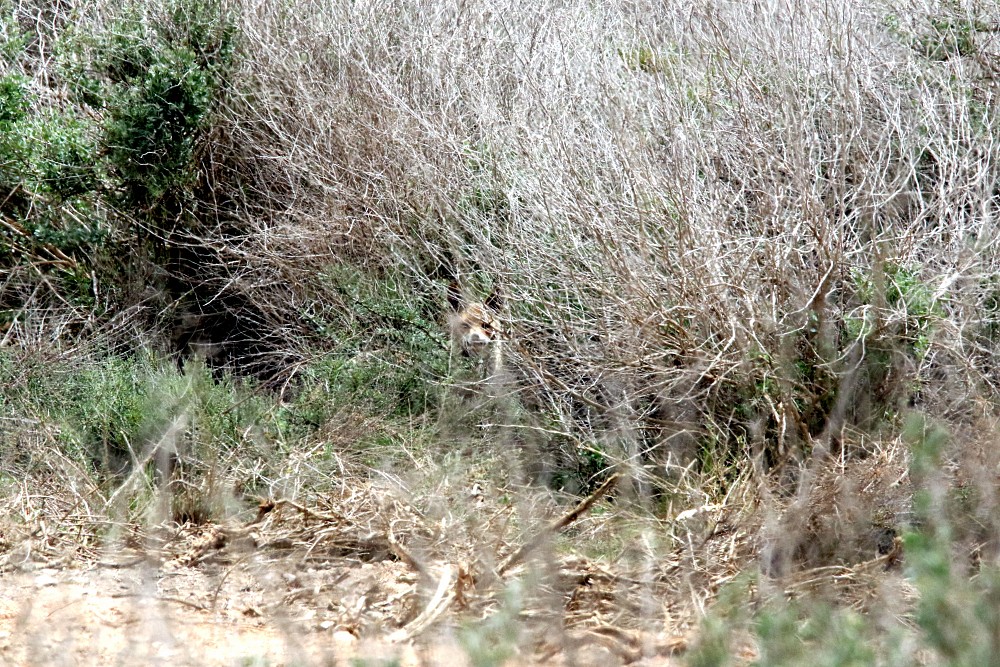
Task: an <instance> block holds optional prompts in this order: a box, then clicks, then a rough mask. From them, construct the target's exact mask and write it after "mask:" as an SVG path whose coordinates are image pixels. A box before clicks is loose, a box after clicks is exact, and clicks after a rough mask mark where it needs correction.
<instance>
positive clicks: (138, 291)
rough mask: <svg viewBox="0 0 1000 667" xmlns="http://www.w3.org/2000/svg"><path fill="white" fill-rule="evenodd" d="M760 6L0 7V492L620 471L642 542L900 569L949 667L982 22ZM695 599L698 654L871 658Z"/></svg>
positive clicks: (976, 644) (978, 18) (969, 547)
mask: <svg viewBox="0 0 1000 667" xmlns="http://www.w3.org/2000/svg"><path fill="white" fill-rule="evenodd" d="M765 4H766V3H764V4H761V3H748V2H694V3H669V2H667V3H664V2H655V1H648V2H647V1H644V0H639V1H637V2H621V1H616V0H612V1H608V2H598V3H594V2H590V1H584V0H558V1H556V0H530V1H528V0H468V1H467V2H462V3H449V2H423V3H401V2H387V1H384V0H372V1H370V2H355V1H353V0H351V1H349V0H329V1H326V2H320V3H316V2H309V1H306V0H286V1H283V2H252V1H250V0H157V1H156V2H128V3H126V4H125V5H122V4H121V3H117V2H103V1H101V0H98V1H97V2H76V1H75V0H69V1H68V2H67V1H60V2H46V1H45V0H20V1H16V2H13V1H11V0H0V384H2V385H3V386H4V387H5V390H4V391H3V392H2V393H0V418H2V419H3V420H4V421H0V464H2V465H0V486H3V485H5V484H6V483H7V482H8V481H10V480H11V479H15V478H16V476H15V477H11V478H8V477H7V475H8V472H4V471H18V473H19V474H20V473H24V474H40V475H42V476H43V477H45V478H47V479H53V478H55V479H76V476H78V475H83V476H85V477H86V476H87V475H90V474H94V475H95V477H94V479H95V480H97V481H98V485H96V486H94V487H92V488H98V487H100V488H101V489H103V490H104V492H106V493H107V497H106V499H107V505H108V507H117V508H126V507H127V509H126V510H123V511H125V512H126V513H129V516H131V517H133V518H134V516H136V515H137V514H138V513H140V512H143V511H146V509H147V508H148V507H149V506H150V505H151V503H152V501H151V499H152V498H153V497H154V496H155V495H156V492H157V488H158V485H159V484H161V483H165V480H172V481H170V484H174V485H175V486H174V488H176V489H183V490H184V491H183V492H177V493H175V494H174V495H173V496H172V498H173V500H172V502H173V506H172V508H171V513H170V516H172V517H173V518H175V519H177V520H183V521H195V522H198V521H204V520H208V519H211V518H218V517H220V516H224V515H226V514H227V512H229V511H230V508H231V507H232V506H233V503H232V502H231V501H234V500H236V499H238V498H242V495H241V494H245V495H250V494H254V493H257V494H261V495H281V494H288V495H290V496H294V495H295V494H298V493H304V492H309V491H311V490H315V489H317V488H319V487H321V486H322V485H323V484H334V483H336V482H335V481H332V480H336V479H339V478H340V477H341V476H343V475H346V474H348V473H349V472H350V471H352V470H353V471H355V472H357V471H371V470H373V469H375V468H379V469H381V470H382V471H383V472H386V471H392V470H400V469H404V470H405V469H407V468H408V467H410V468H412V467H413V466H414V465H415V464H416V466H417V467H418V468H419V467H420V466H421V465H424V464H425V463H426V462H427V461H434V462H435V463H434V465H437V464H438V463H441V464H442V465H455V461H456V459H461V461H463V462H464V465H467V466H470V467H471V468H473V469H474V470H475V473H474V474H472V475H471V476H473V477H474V476H475V475H479V474H480V473H481V474H482V477H483V478H487V477H489V476H491V475H493V476H495V477H496V478H497V479H498V482H497V483H498V486H500V487H502V488H507V485H513V486H517V485H518V484H520V483H525V482H527V483H529V484H530V483H542V484H547V485H548V486H549V487H550V488H555V489H562V490H567V491H570V492H580V491H584V490H586V489H588V488H593V487H594V486H595V485H596V484H597V483H599V482H600V481H601V480H602V479H605V478H606V476H607V474H608V472H609V471H611V470H619V471H623V472H625V473H626V477H627V478H628V479H630V480H631V481H632V482H633V483H632V484H631V485H624V484H623V485H622V487H621V488H623V489H626V490H625V491H622V492H621V494H620V495H621V496H622V498H623V500H622V503H623V506H624V503H625V500H624V498H625V497H627V496H628V493H629V492H631V493H632V494H633V495H632V497H633V498H634V499H637V500H638V501H639V502H638V503H636V506H638V507H640V508H642V510H643V511H649V512H650V515H652V516H657V517H667V518H671V517H674V516H676V515H677V512H678V511H679V510H680V509H686V508H688V507H691V506H699V507H702V506H703V508H704V507H709V508H711V507H726V508H728V507H732V506H733V505H734V504H740V505H741V506H740V508H739V509H738V513H743V512H744V511H745V513H746V515H744V514H740V516H742V517H743V518H744V519H746V521H749V522H750V523H751V524H753V525H754V526H756V527H757V528H759V529H760V532H759V538H760V539H759V542H757V543H755V544H756V546H755V547H754V551H753V553H754V554H755V557H756V556H761V571H762V572H763V573H764V575H766V576H780V575H782V574H784V573H787V572H788V571H790V569H792V563H799V564H807V565H810V566H820V565H823V564H826V563H841V564H844V563H852V562H857V561H860V560H864V559H865V558H869V557H874V556H875V555H877V554H878V553H882V554H883V555H885V554H887V553H894V551H893V550H898V549H899V548H902V546H905V548H906V550H907V554H908V558H910V563H911V565H912V567H913V577H914V581H915V582H916V585H917V586H918V587H919V588H920V592H921V595H922V597H921V601H920V603H919V606H918V609H917V610H916V612H915V613H916V616H915V617H914V618H915V623H916V625H918V626H919V628H920V631H921V632H924V633H925V634H926V637H925V639H926V641H925V643H924V645H925V646H929V647H930V648H931V649H932V650H933V651H936V655H938V656H944V657H943V658H942V660H943V662H942V663H941V664H985V663H984V662H980V661H979V660H980V659H982V660H986V658H983V656H988V655H990V651H991V650H993V649H992V648H991V646H992V644H990V643H989V640H987V639H983V638H988V637H996V636H998V635H997V634H996V627H997V625H998V623H997V619H996V613H995V605H993V611H991V610H990V604H991V602H990V600H992V599H993V598H995V597H996V590H997V586H996V583H995V582H996V581H997V578H996V577H995V572H994V569H995V568H994V565H995V561H996V558H997V557H998V553H1000V549H998V547H997V545H998V544H1000V540H998V536H1000V527H998V526H997V525H996V519H995V518H994V517H995V512H994V511H993V509H994V508H995V496H996V489H995V486H996V484H995V479H994V477H995V471H996V465H997V461H996V460H995V459H996V455H995V454H993V451H994V450H995V449H996V447H995V446H994V443H995V439H996V437H997V432H998V430H997V426H996V424H997V423H998V421H997V420H998V419H1000V409H998V399H1000V393H998V392H1000V374H998V371H997V363H996V360H997V358H998V354H1000V251H998V249H1000V245H998V242H997V237H998V229H997V218H998V212H1000V120H998V119H1000V117H998V115H997V113H996V109H997V104H998V92H1000V90H998V86H997V81H998V78H1000V25H998V24H997V16H998V12H997V5H996V4H995V3H994V2H992V0H971V1H969V2H952V1H951V0H948V1H941V2H932V1H928V2H897V1H895V0H881V1H879V2H875V3H867V2H840V3H828V2H810V1H806V2H800V3H793V4H794V6H785V5H780V3H779V4H778V5H768V6H764V5H765ZM456 286H458V288H459V289H460V290H461V291H462V293H463V294H464V295H465V297H466V298H467V299H469V300H472V301H474V300H476V299H480V300H482V299H485V298H486V297H487V295H492V296H493V300H492V302H493V303H496V304H499V306H498V311H499V312H498V313H497V315H498V317H499V320H501V324H502V326H501V327H500V330H501V332H502V338H503V342H502V352H503V355H502V357H503V358H502V364H499V365H492V366H491V365H490V364H488V363H486V362H485V361H484V360H483V359H478V358H476V357H475V355H473V356H471V357H467V356H463V355H462V354H461V353H460V350H459V349H458V348H457V347H456V345H455V344H454V343H453V342H452V341H451V340H450V338H449V332H448V327H447V321H448V315H447V309H448V293H449V290H454V289H455V287H456ZM8 426H9V428H8ZM52 452H58V456H55V455H53V454H52ZM831 466H833V467H831ZM831 470H832V471H833V472H831ZM144 471H145V472H144ZM146 473H148V474H146ZM144 474H145V476H144ZM363 474H365V473H363ZM386 474H388V472H387V473H386ZM499 478H502V479H499ZM88 479H89V478H88ZM123 480H124V481H123ZM477 483H478V482H477ZM102 485H103V486H102ZM88 488H90V487H88ZM500 495H502V494H500ZM742 499H746V502H743V500H742ZM713 503H716V504H713ZM758 510H760V511H758ZM771 511H773V513H774V517H771V516H770V515H767V512H771ZM778 515H780V517H779V516H778ZM747 516H751V518H749V519H747V518H746V517H747ZM775 517H777V518H775ZM831 517H832V518H831ZM754 521H756V522H757V523H753V522H754ZM720 525H721V524H720ZM747 525H749V524H747ZM747 530H749V529H747ZM906 531H909V532H907V537H906V538H905V539H904V540H903V541H902V542H900V540H898V539H896V538H897V537H898V536H899V535H900V534H902V533H903V532H906ZM793 534H794V535H793ZM705 540H706V543H707V540H708V538H705ZM901 545H902V546H901ZM731 551H733V553H735V547H734V550H731ZM954 554H961V556H962V558H961V559H958V560H961V561H962V562H963V563H964V562H966V561H967V562H968V566H969V568H973V569H974V568H980V569H978V570H976V571H977V572H979V573H980V577H981V579H982V582H984V583H983V585H984V587H985V588H984V590H986V591H987V592H986V593H985V594H984V595H985V596H984V595H980V592H977V590H975V589H974V587H972V586H969V585H968V582H967V580H966V579H965V578H963V576H964V570H963V569H962V568H963V567H965V566H964V565H963V566H962V567H958V566H954V567H953V565H954V562H958V560H954V561H953V556H954ZM716 592H718V591H717V590H716V589H715V588H713V589H712V591H711V594H712V595H714V594H715V593H716ZM724 597H725V596H724ZM737 597H738V596H737ZM966 603H968V604H966ZM726 604H728V603H725V601H723V603H721V604H720V606H719V609H720V611H718V615H719V618H722V619H724V621H725V622H723V623H720V624H715V623H716V620H717V619H715V620H713V618H711V617H710V618H709V621H708V622H707V623H706V626H705V627H706V630H705V635H704V641H703V643H702V645H701V648H700V649H699V651H701V652H700V653H697V656H696V658H697V660H702V662H699V663H698V664H727V663H726V662H725V659H724V656H728V653H727V651H728V650H729V648H727V647H729V646H730V644H729V643H728V642H729V641H730V639H731V637H732V632H733V631H734V629H736V628H740V627H744V628H750V629H752V630H753V632H755V633H756V636H758V637H761V638H762V641H765V643H766V646H767V650H768V651H771V654H767V655H765V654H766V653H767V651H764V652H763V653H762V654H761V655H762V660H764V658H767V657H768V655H770V658H768V659H767V660H764V662H767V664H796V663H795V661H796V660H797V659H799V658H800V657H801V656H802V655H805V654H804V653H802V654H800V653H796V651H799V650H800V649H801V647H802V646H807V645H810V642H812V643H813V644H823V645H829V646H836V645H838V643H840V644H842V645H843V646H844V647H846V648H845V650H848V649H850V650H851V651H855V652H854V653H850V655H846V654H845V655H846V657H845V658H844V661H842V662H836V663H831V664H871V663H870V659H871V657H872V655H874V654H872V653H870V651H869V649H868V648H862V644H863V643H864V639H863V637H864V632H863V631H862V628H861V627H860V626H859V625H858V624H857V623H856V622H855V621H856V620H857V617H856V616H852V615H850V614H846V615H845V614H840V612H837V613H836V614H834V613H832V612H831V614H832V615H831V616H830V618H828V619H827V620H828V621H830V622H829V623H818V624H815V623H814V624H813V625H809V624H808V623H807V624H803V623H801V622H800V621H801V618H802V616H801V614H800V612H801V610H799V609H798V608H797V607H794V606H792V607H781V608H780V609H777V610H772V611H766V610H765V611H766V614H765V616H763V617H757V619H756V620H754V621H752V622H751V621H748V620H747V618H746V617H744V616H741V613H742V612H738V611H732V613H731V614H729V615H726V614H727V613H728V612H726V611H725V610H726ZM737 607H738V605H736V607H734V608H733V609H736V608H737ZM772 612H773V613H772ZM768 614H769V615H768ZM949 615H950V616H953V617H956V618H957V617H961V618H962V619H964V620H963V621H962V624H963V627H966V628H973V629H972V630H969V631H968V633H967V635H968V636H966V635H962V636H958V635H954V636H953V635H952V634H949V633H950V632H952V631H953V630H954V628H951V627H950V626H948V627H944V626H943V625H942V623H943V622H942V619H944V618H948V617H949ZM830 619H832V620H830ZM852 619H853V620H852ZM741 623H742V624H743V625H742V626H741ZM748 624H749V625H748ZM820 626H822V628H826V629H825V630H823V631H822V632H821V631H820V630H817V628H819V627H820ZM810 628H812V629H810ZM980 631H981V632H980ZM810 633H812V634H810ZM824 633H825V634H824ZM970 633H971V634H970ZM789 638H790V639H789ZM786 640H787V642H786ZM890 643H891V642H890ZM887 646H888V645H887ZM887 650H889V652H890V653H891V652H892V648H891V646H890V647H889V649H887ZM782 651H783V653H782ZM992 654H993V655H995V654H996V653H995V651H993V653H992ZM901 655H910V656H912V655H913V652H912V651H911V652H909V653H906V652H903V653H901ZM699 656H700V657H699ZM796 656H798V657H796ZM949 660H950V661H951V662H949ZM782 661H785V662H782ZM851 661H853V662H851ZM899 664H903V663H899Z"/></svg>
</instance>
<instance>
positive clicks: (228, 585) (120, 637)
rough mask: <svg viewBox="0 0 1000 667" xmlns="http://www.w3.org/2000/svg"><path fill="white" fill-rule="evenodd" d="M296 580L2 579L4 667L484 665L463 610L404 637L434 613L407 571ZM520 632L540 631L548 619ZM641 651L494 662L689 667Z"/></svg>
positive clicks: (200, 568)
mask: <svg viewBox="0 0 1000 667" xmlns="http://www.w3.org/2000/svg"><path fill="white" fill-rule="evenodd" d="M282 565H284V566H287V565H288V564H287V563H283V564H282ZM294 570H295V568H290V567H278V563H277V562H276V561H274V560H273V559H272V560H270V561H268V562H262V561H260V560H253V561H251V560H249V559H248V560H247V561H245V562H241V563H240V562H238V563H236V564H235V565H234V564H226V565H225V566H221V565H219V566H217V565H211V564H198V565H194V566H182V567H177V566H176V565H175V564H169V563H168V564H167V565H156V564H151V563H148V562H145V561H141V560H140V562H131V563H127V564H126V565H124V566H122V565H121V564H118V565H117V566H110V565H109V564H100V563H96V564H95V563H90V564H80V565H79V566H76V567H74V566H70V567H62V568H58V569H57V568H51V567H48V568H38V569H33V570H30V571H24V570H21V571H12V572H9V573H7V574H5V575H3V576H2V577H0V664H2V665H10V666H18V667H21V666H25V667H27V666H39V665H67V666H69V665H72V666H85V665H94V666H98V665H100V666H104V665H120V666H132V665H171V666H179V665H192V666H194V665H197V666H202V665H211V666H214V665H241V666H242V665H260V666H264V665H266V666H268V667H279V666H283V665H284V666H292V665H324V666H326V665H329V666H331V667H338V666H340V665H344V666H350V667H362V666H364V667H368V666H371V667H374V666H380V667H382V666H385V667H388V666H390V665H397V666H398V667H407V666H416V665H440V666H455V667H462V666H463V665H471V664H474V663H473V662H472V661H471V660H470V658H469V654H470V653H469V650H468V645H467V644H466V645H464V646H463V644H462V642H461V641H460V640H459V634H460V633H461V630H460V628H461V627H462V621H461V620H459V619H457V618H456V616H455V615H454V614H452V613H451V612H449V613H448V614H447V615H442V616H441V617H439V618H438V619H436V622H435V623H434V624H433V626H428V631H427V632H422V633H420V634H419V636H417V637H412V638H411V637H405V636H400V635H401V634H402V633H401V632H400V628H401V627H403V625H404V624H405V623H407V622H412V621H413V620H414V618H417V619H419V617H420V612H421V608H420V607H419V606H418V605H415V604H414V603H415V602H416V600H417V599H418V598H417V597H416V587H415V585H414V577H413V576H412V574H411V573H410V572H409V571H408V570H407V568H406V567H405V566H404V565H402V564H401V563H399V562H396V561H384V562H380V563H358V562H350V561H348V560H346V559H345V561H344V562H343V563H340V564H336V565H332V566H331V565H329V564H328V565H327V566H325V567H323V568H298V571H294ZM427 597H428V596H424V598H421V600H426V598H427ZM430 597H433V596H430ZM519 622H520V623H521V624H523V625H522V629H523V630H524V631H526V633H529V632H530V631H531V627H530V626H531V624H532V623H533V622H534V621H533V620H532V619H530V618H529V619H522V620H520V621H519ZM540 622H544V621H540ZM536 629H537V628H536ZM612 634H613V633H612ZM483 642H484V644H485V648H481V649H480V650H481V653H480V654H479V655H484V654H485V655H488V654H490V652H491V651H492V650H494V649H496V648H497V646H496V645H500V644H502V640H498V639H496V638H495V637H494V636H490V635H488V634H487V635H486V636H484V637H483ZM491 643H493V644H496V645H495V646H492V647H491V646H490V644H491ZM515 643H517V642H515ZM628 643H629V641H627V640H623V638H622V637H614V636H604V635H602V634H601V633H576V634H573V633H566V634H565V635H564V637H563V639H562V641H558V642H556V643H555V644H553V645H550V646H535V647H534V648H532V649H530V650H529V649H525V648H524V643H523V642H522V643H520V645H518V646H516V647H514V648H508V649H507V650H508V651H509V653H508V654H507V655H506V657H505V658H500V659H498V660H497V661H495V662H489V663H486V664H496V665H501V664H502V665H543V664H544V665H549V664H551V665H581V666H583V665H594V666H595V667H597V666H600V667H612V666H614V665H622V664H640V665H673V664H679V663H678V662H677V661H676V660H675V658H673V657H667V656H664V655H662V654H663V652H664V648H663V646H660V647H658V648H656V647H654V648H652V649H650V650H648V651H646V652H645V653H647V655H645V656H643V655H641V653H642V652H641V651H640V652H637V651H636V650H635V648H634V647H628V646H626V644H628ZM632 643H634V641H633V642H632ZM526 650H528V651H529V653H526V652H525V651H526ZM482 651H485V653H483V652H482ZM658 654H659V655H658ZM479 664H483V663H479Z"/></svg>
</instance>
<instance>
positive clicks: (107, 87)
mask: <svg viewBox="0 0 1000 667" xmlns="http://www.w3.org/2000/svg"><path fill="white" fill-rule="evenodd" d="M157 18H158V19H159V20H156V19H157ZM234 43H235V32H234V29H233V27H232V23H231V21H230V19H229V18H228V17H227V16H226V14H225V12H224V10H223V9H222V7H221V5H220V4H219V3H216V2H212V1H206V2H202V1H201V0H188V1H178V2H175V3H173V5H172V6H171V8H170V11H169V16H167V17H155V18H154V20H152V21H150V18H149V17H142V16H136V17H135V18H131V19H125V20H122V21H120V22H119V23H118V24H117V25H116V26H115V27H114V29H112V30H110V31H109V32H108V34H107V36H99V37H98V39H97V43H96V46H95V48H94V50H93V57H94V65H95V67H96V69H97V71H98V72H102V73H103V76H104V80H103V81H96V82H95V81H93V80H89V79H88V80H86V81H87V83H86V85H85V86H84V88H83V89H82V90H81V93H82V94H83V95H84V97H85V99H89V100H90V103H91V104H98V105H99V106H103V107H104V108H105V109H106V112H107V116H108V122H107V126H106V135H105V138H104V141H105V145H106V154H107V157H108V163H109V170H110V171H111V173H113V174H114V175H115V177H116V178H117V180H118V181H119V183H120V186H121V192H122V196H123V197H124V200H125V203H126V204H128V205H131V206H138V207H140V208H146V209H148V208H150V207H153V206H155V205H157V204H158V203H159V202H160V201H161V200H162V199H163V198H164V197H165V196H166V195H167V194H171V193H172V194H173V196H174V197H177V196H180V195H181V194H182V193H183V192H184V191H185V190H187V189H189V188H190V187H191V186H192V185H193V184H194V182H195V181H196V180H197V178H198V165H197V163H196V153H197V149H198V145H199V142H200V141H201V140H202V138H203V137H204V132H205V131H206V130H207V128H208V125H209V119H210V114H211V112H212V110H213V108H214V107H215V105H216V104H217V103H218V100H219V98H220V96H221V95H222V94H223V87H224V85H225V79H226V73H227V69H228V67H229V66H230V65H231V62H232V55H233V50H234ZM95 92H97V93H98V94H102V95H103V98H101V99H95V94H94V93H95Z"/></svg>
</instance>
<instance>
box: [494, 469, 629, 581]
mask: <svg viewBox="0 0 1000 667" xmlns="http://www.w3.org/2000/svg"><path fill="white" fill-rule="evenodd" d="M620 478H621V473H615V474H614V475H612V476H611V477H609V478H608V479H607V481H605V482H604V484H601V486H600V487H598V489H597V490H596V491H594V492H593V493H592V494H590V495H589V496H587V497H586V498H584V499H583V500H582V501H580V504H579V505H577V506H576V507H574V508H573V510H572V511H571V512H569V514H566V515H565V516H563V517H561V518H559V519H556V520H555V521H553V522H552V523H550V524H549V525H548V526H546V527H545V528H544V529H542V530H541V531H540V532H539V533H538V534H537V535H535V536H534V537H533V538H531V539H530V540H528V542H526V543H525V544H524V545H523V546H522V547H521V548H520V549H518V550H517V551H515V552H514V553H512V554H511V555H510V557H508V558H507V560H505V561H504V562H503V563H502V564H501V565H500V568H499V569H498V570H497V574H499V575H500V576H503V574H504V573H505V572H507V570H509V569H510V568H512V567H514V566H515V565H517V564H518V563H520V562H521V561H523V560H524V559H525V557H526V556H527V555H528V554H529V553H531V552H532V551H534V550H535V549H537V548H538V546H539V545H540V544H541V543H542V542H544V541H545V540H546V539H547V538H548V537H549V536H551V535H555V534H556V533H558V532H559V531H560V530H562V529H563V528H565V527H566V526H568V525H569V524H571V523H573V522H574V521H576V520H577V519H579V518H580V517H581V516H582V515H583V513H584V512H586V511H587V510H589V509H590V508H591V506H592V505H593V504H594V503H596V502H597V501H598V500H600V499H601V498H602V497H603V496H604V495H606V494H607V493H608V492H609V491H610V490H611V489H613V488H614V486H615V484H617V483H618V480H619V479H620Z"/></svg>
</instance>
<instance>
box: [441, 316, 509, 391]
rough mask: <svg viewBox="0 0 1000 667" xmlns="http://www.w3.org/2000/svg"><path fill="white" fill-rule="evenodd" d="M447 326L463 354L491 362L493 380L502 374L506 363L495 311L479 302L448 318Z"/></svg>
mask: <svg viewBox="0 0 1000 667" xmlns="http://www.w3.org/2000/svg"><path fill="white" fill-rule="evenodd" d="M455 305H456V304H455V303H453V307H454V306H455ZM448 325H449V327H450V328H451V338H452V342H453V343H454V345H455V347H456V348H457V349H458V350H460V351H461V352H462V354H464V355H466V356H469V357H477V358H479V359H482V360H484V361H486V362H488V364H489V367H488V369H487V370H488V373H489V375H491V376H492V375H494V374H496V373H497V372H498V371H499V370H500V367H501V364H502V359H503V356H502V341H501V335H500V331H499V329H500V322H499V320H498V319H497V316H496V313H495V312H494V310H493V309H492V308H490V307H488V306H487V305H486V304H484V303H479V302H471V303H464V304H461V305H460V307H458V308H456V309H454V310H453V311H452V312H451V314H450V315H449V317H448Z"/></svg>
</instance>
